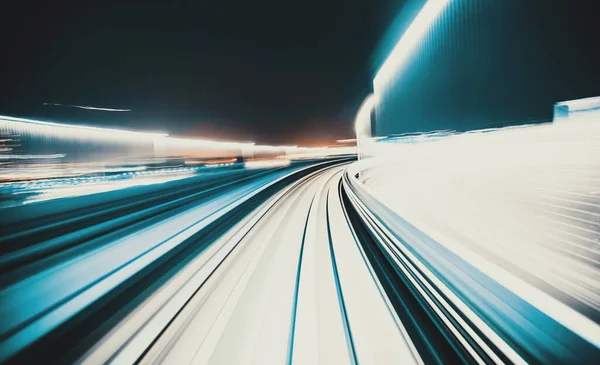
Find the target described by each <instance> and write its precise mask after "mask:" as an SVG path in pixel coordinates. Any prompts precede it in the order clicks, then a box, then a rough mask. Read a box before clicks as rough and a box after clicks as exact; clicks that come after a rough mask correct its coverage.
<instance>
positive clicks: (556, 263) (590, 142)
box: [360, 114, 600, 347]
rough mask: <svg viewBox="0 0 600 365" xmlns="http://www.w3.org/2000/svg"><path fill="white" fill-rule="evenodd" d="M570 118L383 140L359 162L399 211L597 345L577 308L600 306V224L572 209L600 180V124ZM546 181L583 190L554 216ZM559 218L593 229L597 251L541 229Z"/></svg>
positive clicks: (596, 329) (375, 190)
mask: <svg viewBox="0 0 600 365" xmlns="http://www.w3.org/2000/svg"><path fill="white" fill-rule="evenodd" d="M571 116H572V119H571V122H572V123H558V124H546V125H538V126H521V127H518V128H503V129H497V130H485V131H474V132H470V133H462V134H449V135H446V136H442V137H441V138H434V139H433V140H431V142H430V143H423V142H416V143H411V144H406V143H405V140H402V139H396V140H394V139H390V140H389V142H386V143H383V142H379V143H376V144H374V145H373V146H372V149H371V152H372V155H373V156H374V157H375V158H373V159H371V160H364V161H363V162H362V163H363V167H362V168H361V169H360V171H362V172H360V173H361V181H363V182H364V186H365V188H368V189H369V191H370V192H371V194H373V196H376V197H378V199H379V201H380V202H384V203H385V205H386V206H387V207H389V208H390V209H392V210H393V211H394V212H396V214H398V215H399V216H401V217H402V218H403V219H406V220H407V221H409V222H410V223H411V224H414V225H415V226H416V227H417V228H418V229H420V230H421V231H423V232H425V233H426V234H427V235H428V236H429V237H432V238H433V239H435V240H436V241H438V242H440V243H441V244H443V245H445V247H447V248H448V249H450V250H451V251H452V252H454V253H456V254H457V256H458V257H460V258H462V259H464V260H467V261H468V262H470V263H471V264H472V265H473V266H474V267H476V268H478V269H479V270H480V271H481V272H483V273H485V274H486V275H489V277H491V278H493V279H494V280H495V281H496V282H498V283H500V284H502V286H504V287H506V288H508V289H509V290H511V291H512V292H513V293H515V294H517V295H518V296H519V297H521V298H523V299H524V300H526V301H527V302H528V303H530V304H531V305H533V306H534V307H536V308H537V309H539V310H540V311H542V312H543V313H545V314H547V315H548V316H549V317H551V318H552V319H554V320H556V321H558V322H559V323H561V324H562V325H564V326H565V327H567V328H569V329H570V330H572V331H573V332H575V333H577V334H578V335H580V336H581V337H582V338H584V339H586V340H587V341H589V342H590V343H591V344H593V345H594V346H596V347H600V326H599V325H598V324H597V323H595V322H594V321H593V320H591V319H590V318H588V317H587V316H586V315H585V314H582V313H581V312H579V311H578V310H577V309H575V308H581V307H582V306H584V308H585V307H587V308H589V309H588V310H592V311H598V310H600V297H599V296H598V293H600V286H599V284H598V282H599V281H598V279H600V272H599V271H598V270H597V269H596V268H595V267H594V266H593V264H590V262H589V261H588V260H590V259H591V260H597V259H598V258H599V257H598V241H597V240H598V237H600V226H598V225H594V228H593V229H592V227H591V226H589V227H588V228H585V229H584V227H582V226H581V225H582V224H585V222H587V221H588V220H582V219H580V218H578V219H575V218H577V217H576V216H575V215H576V214H575V212H574V211H573V208H575V207H576V206H577V205H579V204H583V205H580V206H581V207H585V206H586V204H588V203H586V199H591V198H590V197H589V195H588V194H589V192H590V191H593V190H595V189H594V187H597V186H598V184H599V183H600V180H599V179H598V177H599V176H598V174H597V171H600V170H598V168H599V167H600V124H599V123H577V121H579V120H580V119H581V117H580V114H572V115H571ZM584 119H585V118H584ZM595 120H596V121H600V119H598V118H595ZM424 141H427V139H425V140H424ZM541 188H543V189H552V190H553V191H565V192H569V193H573V194H578V195H577V196H580V198H579V199H576V200H575V199H569V201H570V203H569V206H570V208H568V209H570V210H564V211H563V213H562V214H561V215H556V214H553V215H552V216H553V217H554V218H553V219H552V220H550V221H549V220H547V219H545V217H544V216H542V215H543V214H552V213H553V212H548V213H542V212H541V211H540V209H539V208H538V207H539V206H540V205H539V204H544V205H547V204H548V202H553V201H556V200H555V198H552V197H549V196H548V194H545V193H543V190H542V191H540V189H541ZM548 199H551V200H548ZM553 205H554V206H556V204H553ZM491 207H493V208H491ZM566 208H567V207H565V209H566ZM557 209H560V208H558V206H557ZM582 209H583V208H580V209H579V210H580V211H581V213H582V214H583V213H584V212H585V211H584V210H582ZM594 209H595V208H594ZM569 212H571V213H569ZM590 214H592V213H590ZM563 218H567V219H569V221H568V222H571V223H568V222H567V223H568V225H567V226H564V227H569V229H570V230H571V231H572V232H587V234H590V235H591V236H590V239H591V241H590V245H594V246H596V247H590V249H594V250H596V253H594V254H592V252H591V251H590V252H589V253H588V255H586V256H585V257H582V258H581V259H578V258H577V257H578V255H577V253H576V250H579V249H576V247H575V246H573V245H572V244H570V243H569V242H563V241H558V240H556V239H554V238H553V239H547V238H542V237H541V236H540V235H541V234H544V233H551V232H556V230H557V228H559V227H561V226H563V225H564V223H565V222H564V221H563V222H562V223H561V219H563ZM557 223H558V225H557ZM582 234H583V233H578V236H581V235H582ZM581 238H584V237H583V236H581ZM593 242H595V243H593ZM557 249H559V250H560V251H557ZM564 253H569V254H567V255H565V254H564ZM570 254H573V256H571V255H570ZM534 283H537V284H534ZM539 283H544V284H543V285H540V284H539ZM588 313H589V312H588ZM520 331H525V329H520Z"/></svg>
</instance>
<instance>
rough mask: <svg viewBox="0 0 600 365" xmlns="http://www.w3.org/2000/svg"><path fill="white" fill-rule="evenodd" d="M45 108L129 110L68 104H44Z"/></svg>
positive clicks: (104, 110)
mask: <svg viewBox="0 0 600 365" xmlns="http://www.w3.org/2000/svg"><path fill="white" fill-rule="evenodd" d="M44 105H46V106H65V107H69V108H78V109H86V110H98V111H103V112H130V111H131V109H118V108H102V107H96V106H85V105H70V104H58V103H44Z"/></svg>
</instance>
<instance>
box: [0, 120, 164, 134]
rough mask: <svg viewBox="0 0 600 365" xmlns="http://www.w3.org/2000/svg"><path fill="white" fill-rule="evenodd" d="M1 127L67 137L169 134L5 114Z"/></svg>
mask: <svg viewBox="0 0 600 365" xmlns="http://www.w3.org/2000/svg"><path fill="white" fill-rule="evenodd" d="M0 127H2V128H5V129H12V130H17V131H27V132H29V133H32V134H38V135H41V134H48V135H53V136H57V137H65V138H85V139H108V140H121V139H128V140H140V139H142V140H143V139H150V140H153V139H156V138H164V137H166V136H168V134H166V133H147V132H134V131H129V130H123V129H111V128H98V127H88V126H80V125H69V124H59V123H53V122H43V121H38V120H32V119H24V118H14V117H8V116H3V115H0Z"/></svg>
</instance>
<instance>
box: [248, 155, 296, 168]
mask: <svg viewBox="0 0 600 365" xmlns="http://www.w3.org/2000/svg"><path fill="white" fill-rule="evenodd" d="M289 164H290V160H288V159H283V158H281V159H274V160H250V161H246V162H245V163H244V167H246V168H247V169H267V168H275V167H285V166H289Z"/></svg>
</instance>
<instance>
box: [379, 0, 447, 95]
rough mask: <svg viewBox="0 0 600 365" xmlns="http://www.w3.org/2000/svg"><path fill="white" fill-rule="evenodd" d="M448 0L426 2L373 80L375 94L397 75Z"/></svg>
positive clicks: (429, 0)
mask: <svg viewBox="0 0 600 365" xmlns="http://www.w3.org/2000/svg"><path fill="white" fill-rule="evenodd" d="M449 2H450V0H428V1H427V3H425V5H424V6H423V8H422V9H421V11H420V12H419V14H418V15H417V16H416V17H415V19H414V20H413V22H412V23H411V24H410V26H409V27H408V29H406V31H405V32H404V34H403V35H402V37H401V38H400V40H399V41H398V43H397V44H396V46H395V47H394V49H393V50H392V52H391V53H390V55H389V56H388V58H387V59H386V60H385V62H384V63H383V65H382V66H381V68H380V69H379V71H378V72H377V75H376V76H375V78H374V80H373V85H374V88H375V93H379V92H380V91H381V90H382V89H383V88H384V87H385V85H386V84H387V83H388V82H389V81H390V80H391V79H392V78H393V77H394V76H395V75H397V74H398V73H399V72H400V70H401V69H402V67H403V66H404V64H405V62H406V60H407V59H408V58H409V57H410V56H411V54H412V51H413V49H414V48H415V47H416V45H417V44H418V43H419V41H420V40H421V38H422V37H423V34H425V32H426V31H427V29H428V28H429V27H430V26H431V24H432V23H433V22H434V21H435V20H436V19H437V17H438V16H439V15H440V13H441V12H442V10H444V8H445V7H446V5H447V4H448V3H449Z"/></svg>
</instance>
